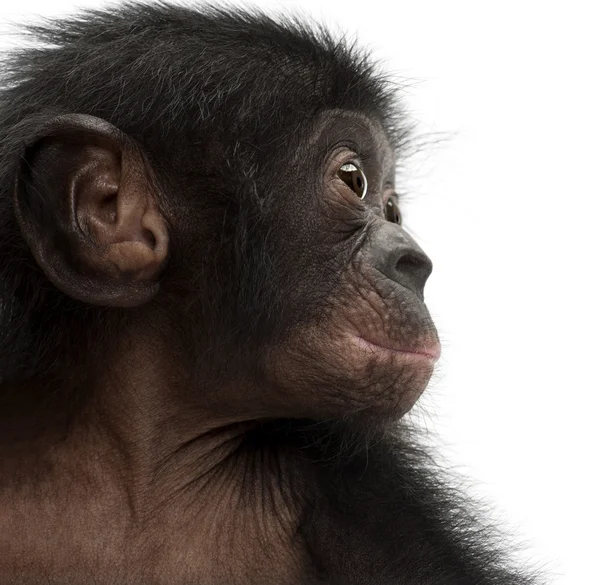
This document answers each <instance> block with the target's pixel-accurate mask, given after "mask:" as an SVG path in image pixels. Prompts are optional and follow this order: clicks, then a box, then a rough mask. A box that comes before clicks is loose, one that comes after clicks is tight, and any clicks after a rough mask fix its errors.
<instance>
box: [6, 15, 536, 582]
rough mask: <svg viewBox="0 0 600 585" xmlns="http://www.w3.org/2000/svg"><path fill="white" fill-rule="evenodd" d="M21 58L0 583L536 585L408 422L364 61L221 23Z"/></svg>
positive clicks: (61, 33) (409, 307)
mask: <svg viewBox="0 0 600 585" xmlns="http://www.w3.org/2000/svg"><path fill="white" fill-rule="evenodd" d="M28 34H30V35H33V38H34V40H35V41H36V44H35V48H32V47H30V48H25V49H21V50H20V51H18V52H16V53H11V54H10V55H9V56H8V57H7V63H8V67H7V68H6V69H5V72H4V80H3V85H2V87H3V89H2V90H1V93H0V100H1V103H0V129H1V136H2V139H1V140H2V142H1V144H2V146H1V152H0V173H1V179H0V180H1V182H0V185H1V188H2V193H1V195H0V254H1V262H0V360H1V361H0V583H1V584H10V585H12V584H16V585H41V584H45V585H49V584H51V585H87V584H91V583H93V584H95V585H137V584H144V585H154V584H156V585H312V584H318V583H324V584H330V585H332V584H339V585H342V584H343V585H359V584H360V585H387V584H394V585H531V584H533V583H534V582H537V581H536V580H535V577H534V576H529V573H527V572H526V571H525V570H520V569H518V568H516V567H515V566H514V565H513V564H512V563H511V562H510V561H509V560H507V558H506V556H505V554H504V553H503V552H502V549H503V547H502V546H499V545H498V539H497V538H492V536H493V535H492V533H491V531H489V530H486V529H485V528H483V527H482V525H481V524H480V523H479V522H478V521H477V520H476V518H475V516H474V514H473V509H472V506H471V505H470V504H469V502H468V500H464V499H462V498H461V497H460V496H459V495H458V494H457V493H456V492H455V491H454V490H452V489H449V488H448V487H446V486H445V485H444V483H443V482H441V481H440V477H439V475H438V472H437V471H436V470H435V468H432V467H431V464H430V462H429V459H428V456H427V454H426V453H425V452H424V451H422V450H421V449H420V448H419V447H418V445H417V444H416V443H415V434H414V431H411V430H410V429H409V427H408V425H407V423H405V422H403V421H402V420H401V418H402V416H403V415H404V414H405V413H406V412H407V411H408V410H409V409H410V408H411V407H412V406H413V405H414V403H415V401H416V400H417V399H418V398H419V395H420V394H421V393H422V392H423V390H424V389H425V387H426V385H427V383H428V381H429V378H430V376H431V374H432V370H433V367H434V363H435V362H436V360H437V358H438V356H439V352H440V345H439V342H438V337H437V334H436V331H435V328H434V325H433V323H432V321H431V319H430V317H429V313H428V311H427V309H426V307H425V305H424V303H423V288H424V285H425V281H426V280H427V277H428V276H429V274H430V272H431V262H430V260H429V259H428V258H427V256H426V255H425V254H424V253H423V251H422V250H421V249H420V248H419V247H418V246H417V244H416V243H415V242H414V241H413V239H411V237H410V236H409V235H408V234H407V232H406V231H405V230H404V227H403V225H402V219H401V212H400V211H399V202H398V196H397V193H396V187H395V179H396V177H395V165H396V163H397V161H398V160H399V157H401V156H402V153H403V147H404V146H405V145H406V144H407V141H408V130H407V128H406V127H405V126H404V120H403V116H402V111H401V109H400V108H399V106H398V105H397V103H396V93H397V92H396V91H395V89H394V87H392V86H391V85H390V84H389V83H388V81H386V78H385V76H384V75H382V74H380V73H379V72H378V70H377V68H376V67H375V66H374V65H373V63H372V62H371V61H370V60H369V58H367V57H366V56H365V55H364V54H363V53H362V52H360V51H359V50H357V49H356V48H355V47H354V46H351V45H350V44H349V43H344V42H341V41H339V40H336V39H335V38H334V37H333V36H332V35H331V34H330V33H328V32H327V31H326V30H322V29H321V28H319V27H316V26H314V25H310V26H309V25H307V24H305V23H303V22H300V21H296V20H294V19H291V18H287V19H276V18H272V17H268V16H266V15H264V14H262V13H259V12H256V11H252V10H249V11H240V10H234V9H232V8H229V9H218V8H207V7H201V8H181V7H174V6H169V5H166V4H159V5H156V6H153V7H149V6H142V5H137V6H136V5H133V4H125V5H122V6H121V7H119V8H117V9H111V10H106V11H86V12H82V13H80V14H79V15H78V16H77V17H74V18H70V19H64V20H57V21H52V22H49V23H46V24H44V25H42V26H31V27H30V28H29V29H28Z"/></svg>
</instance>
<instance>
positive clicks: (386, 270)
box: [365, 222, 433, 300]
mask: <svg viewBox="0 0 600 585" xmlns="http://www.w3.org/2000/svg"><path fill="white" fill-rule="evenodd" d="M365 245H366V246H367V250H366V252H367V258H368V259H369V260H370V261H371V262H372V263H373V266H374V267H375V268H377V270H379V271H380V272H382V273H383V274H385V276H387V277H388V278H389V279H391V280H393V281H394V282H397V283H398V284H400V285H401V286H403V287H405V288H407V289H409V290H411V291H412V292H414V293H415V294H416V295H417V296H418V297H419V298H420V299H421V300H423V291H424V288H425V283H426V282H427V279H428V278H429V276H430V275H431V271H432V270H433V264H432V263H431V260H430V259H429V257H428V256H427V254H425V252H423V250H422V249H421V248H420V247H419V245H418V244H417V243H416V242H415V241H414V239H413V238H412V237H411V236H409V235H408V234H407V233H406V232H405V231H404V229H402V228H401V227H400V226H398V225H396V224H392V223H389V222H386V223H385V224H383V225H382V226H381V227H380V228H379V229H377V231H376V232H375V233H372V234H371V236H370V237H369V239H368V242H367V243H366V244H365Z"/></svg>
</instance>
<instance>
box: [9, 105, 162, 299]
mask: <svg viewBox="0 0 600 585" xmlns="http://www.w3.org/2000/svg"><path fill="white" fill-rule="evenodd" d="M14 203H15V210H16V216H17V220H18V222H19V226H20V228H21V231H22V233H23V237H24V238H25V240H26V241H27V243H28V245H29V247H30V249H31V251H32V253H33V256H34V257H35V259H36V261H37V263H38V264H39V265H40V267H41V268H42V270H43V271H44V272H45V274H46V276H47V277H48V278H49V280H50V281H51V282H52V283H53V284H54V285H55V286H56V287H57V288H58V289H60V290H62V291H63V292H64V293H66V294H68V295H70V296H71V297H73V298H76V299H78V300H80V301H83V302H86V303H90V304H94V305H105V306H116V307H133V306H138V305H140V304H143V303H144V302H146V301H148V300H149V299H151V298H152V297H153V296H154V295H155V294H156V292H157V291H158V279H159V277H160V274H161V271H162V269H163V268H164V265H165V263H166V260H167V255H168V241H169V238H168V230H167V223H166V221H165V219H164V217H163V215H162V213H161V212H160V209H159V207H158V202H157V192H156V188H155V186H154V184H153V181H152V179H151V177H150V170H149V166H148V164H147V161H146V160H145V157H144V155H143V154H142V153H141V151H140V149H139V148H138V147H137V146H136V145H135V144H134V143H133V140H132V139H130V138H129V137H128V136H126V135H125V134H123V133H122V132H120V131H119V130H118V129H117V128H115V127H114V126H112V125H111V124H109V123H108V122H106V121H104V120H101V119H99V118H95V117H92V116H84V115H75V114H74V115H68V116H60V117H58V118H54V119H53V120H51V121H50V122H49V123H48V124H46V125H45V126H44V127H43V128H41V129H40V131H39V132H38V133H37V134H36V135H35V136H34V137H33V138H32V140H31V141H30V142H29V143H28V144H27V145H26V148H25V151H24V156H23V163H22V164H21V167H20V169H19V171H18V174H17V178H16V181H15V189H14Z"/></svg>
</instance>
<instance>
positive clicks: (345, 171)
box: [338, 163, 367, 199]
mask: <svg viewBox="0 0 600 585" xmlns="http://www.w3.org/2000/svg"><path fill="white" fill-rule="evenodd" d="M338 177H339V178H340V179H342V181H344V183H346V185H348V187H350V189H352V191H354V192H355V193H356V196H357V197H358V198H359V199H364V198H365V195H366V194H367V177H365V174H364V173H363V172H362V170H361V169H359V168H358V167H357V166H356V165H355V164H353V163H346V164H345V165H342V166H341V167H340V170H339V171H338Z"/></svg>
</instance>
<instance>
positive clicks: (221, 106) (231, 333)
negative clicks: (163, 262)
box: [0, 4, 538, 585]
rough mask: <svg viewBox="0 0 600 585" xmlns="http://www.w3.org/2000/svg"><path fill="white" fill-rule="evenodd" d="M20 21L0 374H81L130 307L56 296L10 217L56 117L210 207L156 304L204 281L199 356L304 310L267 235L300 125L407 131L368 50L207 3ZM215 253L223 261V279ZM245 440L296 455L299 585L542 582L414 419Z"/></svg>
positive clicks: (283, 424)
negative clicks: (343, 115)
mask: <svg viewBox="0 0 600 585" xmlns="http://www.w3.org/2000/svg"><path fill="white" fill-rule="evenodd" d="M28 31H29V33H30V34H31V35H32V38H33V39H34V40H35V42H36V44H35V47H34V48H28V49H24V50H21V51H19V52H16V53H13V54H11V55H10V56H9V58H8V59H6V60H5V65H4V74H3V80H4V87H3V89H2V92H1V93H0V135H1V136H2V139H1V146H0V189H1V191H0V258H1V259H2V261H1V263H0V381H1V382H2V383H4V384H11V385H14V384H17V383H20V382H23V381H27V380H31V379H41V378H44V377H46V378H48V379H57V378H64V377H65V372H69V374H68V375H69V376H72V377H76V376H77V375H78V372H83V373H85V371H86V368H87V367H88V363H89V357H88V356H89V355H93V354H95V353H98V352H102V347H103V346H105V345H107V344H108V343H109V340H110V338H111V336H113V335H116V334H117V333H118V331H119V330H120V329H121V328H122V327H123V326H124V324H125V323H126V322H127V319H128V316H127V312H126V311H108V310H106V309H104V308H100V307H89V306H85V305H84V304H82V303H79V302H77V301H74V300H72V299H69V298H67V297H66V296H65V295H62V294H61V293H59V292H58V291H57V290H56V289H55V288H54V287H53V286H52V285H51V284H50V283H49V282H48V281H47V280H46V279H45V277H44V276H43V274H42V272H41V271H40V269H39V268H38V267H37V265H36V263H35V261H34V260H33V258H32V256H31V253H30V252H29V249H28V248H27V245H26V244H25V242H24V240H23V238H22V236H21V234H20V231H19V228H18V226H17V223H16V220H15V216H14V212H13V203H12V196H11V193H12V188H13V177H14V174H15V169H16V167H17V166H18V165H19V163H20V157H21V156H22V155H23V144H25V143H26V142H27V141H28V139H29V137H30V136H31V134H32V133H33V132H35V129H36V128H37V126H38V125H39V123H40V122H41V121H43V120H47V119H49V118H50V117H52V116H55V115H58V114H63V113H71V112H77V113H82V114H90V115H94V116H97V117H100V118H103V119H105V120H108V121H109V122H111V123H112V124H114V125H115V126H116V127H118V128H119V129H120V130H122V131H123V132H126V133H127V134H128V135H130V136H131V137H133V138H134V139H135V140H136V141H137V142H138V143H139V144H140V145H141V146H142V147H143V149H144V151H145V153H146V154H147V156H148V158H149V160H150V161H151V163H152V165H153V168H154V170H155V172H156V175H157V179H158V181H159V183H160V184H161V187H162V193H163V196H164V197H165V201H164V205H165V206H166V207H167V208H169V207H171V208H173V209H179V210H181V216H182V217H185V216H186V214H189V217H191V218H197V217H200V216H201V217H202V218H203V226H204V227H198V224H197V223H195V222H191V221H190V222H189V223H186V222H185V221H184V220H182V223H181V225H180V226H178V227H179V232H177V233H176V234H175V236H174V237H175V240H176V241H175V242H174V244H173V248H172V249H173V252H172V258H171V259H170V264H169V268H168V269H167V273H166V274H165V275H164V281H165V283H169V284H168V285H167V289H166V291H165V294H164V295H163V297H161V303H162V305H161V307H160V308H157V310H162V311H167V310H168V306H169V302H173V303H181V302H182V300H181V299H186V294H188V293H189V292H190V291H191V290H192V289H193V286H194V282H197V281H201V280H202V279H206V278H210V279H212V282H213V285H212V286H213V292H214V294H213V295H212V297H211V299H210V300H207V299H206V298H204V299H203V303H202V304H201V306H200V304H198V305H195V306H194V311H195V312H190V315H195V316H194V317H190V319H198V320H199V321H202V323H204V324H205V325H206V324H207V323H211V321H212V323H213V328H214V335H213V336H212V339H213V343H214V346H213V348H212V349H217V348H218V349H219V350H220V352H224V353H225V354H226V355H234V354H236V352H237V354H240V355H241V353H242V352H243V350H244V348H247V347H249V344H250V343H252V344H255V345H260V341H261V340H262V339H265V338H272V336H274V335H275V336H277V335H283V334H284V332H285V328H286V324H287V323H288V322H289V320H290V319H292V320H294V319H296V320H301V319H302V318H303V317H302V314H301V311H300V310H298V311H297V313H294V309H293V307H291V306H290V302H289V299H288V298H287V296H286V294H287V293H286V292H285V291H289V290H290V287H289V281H290V280H293V279H294V275H293V274H292V273H290V270H291V268H289V267H287V265H286V257H285V255H281V253H280V251H279V249H278V248H277V247H276V246H274V245H273V243H272V242H273V240H272V239H269V238H267V237H265V235H266V234H268V233H270V232H271V231H275V232H277V230H279V232H278V233H284V230H283V228H282V227H281V226H279V225H278V224H277V221H278V220H277V219H274V218H275V215H276V210H277V209H278V208H277V205H278V200H277V199H278V198H277V196H278V194H277V193H274V192H273V191H272V189H270V186H271V185H272V183H273V182H274V180H275V179H276V178H277V177H276V174H277V172H279V170H280V169H281V168H282V164H280V162H281V161H282V160H284V159H285V157H286V156H289V153H290V152H291V150H292V149H293V148H294V144H295V142H294V141H295V140H296V135H295V130H296V129H297V128H299V127H300V126H303V125H304V126H305V125H306V124H307V121H311V120H313V119H315V118H316V116H317V115H318V114H319V113H320V112H322V111H325V110H328V109H332V108H339V109H343V110H358V111H361V112H364V113H366V114H367V115H368V116H369V117H370V118H372V119H375V120H378V121H379V122H380V123H381V124H382V125H383V127H384V129H385V132H386V134H387V135H388V137H390V139H391V141H392V143H393V145H394V147H395V148H396V151H397V152H398V151H401V150H402V147H403V145H404V144H405V143H406V141H407V136H408V134H409V131H408V128H407V127H406V126H405V125H404V122H403V118H402V114H401V112H400V111H399V109H398V107H397V102H396V92H395V87H394V85H393V84H392V83H390V82H389V81H388V80H387V79H386V78H385V76H383V75H382V74H381V73H379V72H378V70H377V68H376V67H375V65H374V64H373V63H372V62H371V61H370V60H369V59H368V57H367V56H366V55H365V54H363V53H362V52H361V51H360V50H358V49H357V48H356V47H355V46H354V45H353V44H352V43H350V42H347V41H343V40H339V39H335V38H334V37H333V36H332V35H330V33H328V32H327V31H326V30H324V29H321V28H318V27H316V26H314V25H310V26H309V25H306V24H304V23H302V22H301V21H296V20H293V19H286V20H275V19H273V18H271V17H267V16H266V15H264V14H262V13H260V12H257V11H240V10H233V9H219V8H214V7H213V8H202V9H189V8H178V7H173V6H170V5H167V4H154V5H152V6H144V5H137V4H124V5H122V6H121V7H120V8H118V9H116V10H112V11H86V12H84V13H82V14H81V15H80V16H79V17H77V18H71V19H69V20H61V21H60V22H50V23H48V24H45V25H43V26H37V25H35V26H31V27H29V29H28ZM205 137H208V138H209V139H208V140H204V138H205ZM199 161H201V162H199ZM197 191H202V192H203V197H202V199H201V200H199V199H198V198H197V197H195V196H194V195H195V193H196V192H197ZM168 193H177V194H178V196H177V198H174V199H172V200H171V199H169V196H168V195H164V194H168ZM224 209H225V210H227V213H226V221H223V219H222V218H223V210H224ZM215 224H218V225H219V227H218V231H217V232H216V231H215V229H214V227H215ZM221 228H222V230H221ZM199 230H205V232H203V231H201V233H199V234H198V233H197V232H198V231H199ZM214 233H218V236H215V235H214ZM192 236H197V238H196V239H197V243H195V244H194V243H192V244H190V242H194V241H195V240H194V239H193V238H192ZM282 237H284V236H282ZM200 252H201V253H202V255H203V257H205V258H206V260H205V262H204V263H203V264H202V265H201V266H200V267H199V266H198V265H195V264H194V265H192V264H191V263H190V261H189V257H191V256H192V255H193V254H195V253H200ZM188 255H189V257H188ZM217 263H221V264H222V263H227V265H229V266H231V267H232V269H231V270H230V271H229V272H228V273H227V274H224V273H222V272H217V271H215V270H214V266H215V265H216V264H217ZM208 275H209V276H208ZM267 281H269V282H274V283H275V284H274V285H273V286H270V287H265V286H264V283H265V282H267ZM277 283H281V286H277ZM281 291H283V292H281ZM170 299H171V300H170ZM188 302H189V303H190V306H191V305H193V304H194V301H193V300H189V301H188ZM239 323H243V324H244V327H243V329H242V328H240V326H239V325H238V324H239ZM224 324H225V326H224ZM227 324H229V326H227ZM209 329H210V328H209ZM224 332H225V333H224ZM205 334H206V332H205ZM248 351H250V350H248ZM207 353H211V352H210V350H209V351H208V352H207ZM258 435H259V439H260V440H268V442H269V443H271V444H280V445H288V446H289V448H291V449H293V450H294V451H295V452H296V453H298V454H299V455H298V457H297V461H296V462H295V464H294V465H295V467H296V469H297V471H298V473H300V474H301V475H302V477H303V478H304V479H305V481H306V484H307V485H308V486H309V487H308V489H307V494H305V496H304V497H305V499H306V501H307V502H310V505H307V507H306V510H305V513H304V517H303V522H302V525H301V528H300V530H301V533H302V537H303V539H304V541H305V542H306V545H307V547H308V549H309V552H310V555H311V558H312V560H313V563H314V567H315V575H314V576H311V577H308V576H307V580H306V582H307V583H309V582H312V580H313V579H315V580H318V582H327V583H332V584H340V585H342V584H348V585H350V584H354V585H359V584H364V585H366V584H377V585H385V584H390V585H391V584H397V585H531V584H533V583H534V582H538V581H537V580H536V578H535V577H534V576H532V574H531V573H528V572H527V571H524V570H520V569H518V568H515V567H513V566H512V565H511V563H510V562H509V561H508V560H507V557H506V555H505V554H504V552H502V551H503V550H504V549H505V548H506V547H505V546H503V545H502V544H501V540H502V537H501V536H498V535H497V534H496V531H495V530H493V529H491V528H488V527H484V526H483V525H482V524H481V523H480V521H479V520H478V518H477V514H476V512H475V511H474V509H473V506H472V504H471V503H470V502H468V501H466V500H465V499H463V497H462V496H461V495H460V494H459V493H458V492H457V491H456V490H454V489H452V488H450V487H448V485H447V483H446V482H445V481H444V480H443V477H444V474H443V473H441V471H440V470H439V469H438V468H437V467H436V465H435V464H434V462H433V461H432V459H431V457H430V456H429V455H428V454H427V453H426V452H425V450H424V449H422V448H420V447H419V446H418V442H417V440H415V438H414V431H412V430H411V429H410V428H409V427H408V425H407V424H405V423H401V424H400V425H399V426H398V428H397V429H396V430H394V431H390V430H386V431H378V432H373V433H372V434H370V433H365V432H364V429H362V430H357V429H356V428H353V427H352V428H347V425H346V424H345V423H343V422H341V423H336V424H335V425H334V424H325V423H320V424H315V423H311V422H307V421H289V422H288V421H279V422H277V423H269V424H268V425H266V426H265V427H264V428H262V429H261V430H260V431H259V432H258ZM357 445H358V446H357Z"/></svg>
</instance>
